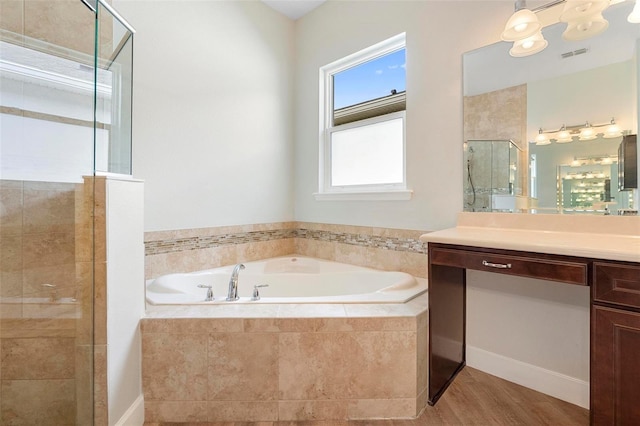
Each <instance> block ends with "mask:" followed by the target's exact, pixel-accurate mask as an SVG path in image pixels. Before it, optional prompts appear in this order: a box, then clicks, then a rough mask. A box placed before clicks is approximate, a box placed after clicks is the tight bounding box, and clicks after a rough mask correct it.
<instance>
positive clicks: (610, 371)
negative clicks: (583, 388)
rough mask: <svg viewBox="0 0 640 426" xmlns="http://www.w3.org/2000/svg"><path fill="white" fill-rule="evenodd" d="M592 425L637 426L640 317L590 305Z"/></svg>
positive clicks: (639, 392)
mask: <svg viewBox="0 0 640 426" xmlns="http://www.w3.org/2000/svg"><path fill="white" fill-rule="evenodd" d="M591 318H592V321H593V322H592V328H591V423H592V424H594V425H640V404H639V403H638V401H639V399H640V313H637V312H631V311H623V310H619V309H613V308H606V307H602V306H597V305H593V307H592V312H591Z"/></svg>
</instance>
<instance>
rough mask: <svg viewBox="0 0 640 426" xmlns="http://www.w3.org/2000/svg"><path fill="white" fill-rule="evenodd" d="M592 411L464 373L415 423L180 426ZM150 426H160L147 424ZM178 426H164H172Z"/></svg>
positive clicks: (454, 419) (525, 420) (517, 419)
mask: <svg viewBox="0 0 640 426" xmlns="http://www.w3.org/2000/svg"><path fill="white" fill-rule="evenodd" d="M588 424H589V410H586V409H584V408H580V407H578V406H576V405H572V404H569V403H567V402H564V401H560V400H559V399H555V398H552V397H550V396H547V395H544V394H541V393H539V392H536V391H533V390H531V389H527V388H525V387H522V386H518V385H516V384H513V383H510V382H507V381H505V380H502V379H499V378H497V377H494V376H491V375H489V374H486V373H483V372H481V371H478V370H474V369H472V368H469V367H465V368H464V370H462V371H461V372H460V374H459V375H458V377H457V378H456V380H455V381H454V383H453V384H452V385H451V386H450V387H449V389H448V390H447V391H446V392H445V394H444V395H443V396H442V397H441V398H440V401H438V403H437V404H436V405H435V407H427V408H426V409H425V411H424V413H423V414H422V415H421V416H420V418H418V419H416V420H349V421H346V420H344V421H340V420H335V421H305V422H288V421H282V422H257V423H248V422H216V423H180V424H179V425H180V426H186V425H188V426H205V425H206V426H294V425H295V426H422V425H491V426H493V425H553V426H565V425H567V426H568V425H588ZM145 425H146V426H160V425H159V424H158V423H145ZM173 425H178V424H177V423H163V424H162V426H173Z"/></svg>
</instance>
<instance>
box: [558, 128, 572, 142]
mask: <svg viewBox="0 0 640 426" xmlns="http://www.w3.org/2000/svg"><path fill="white" fill-rule="evenodd" d="M571 141H573V136H571V133H570V132H569V131H568V130H567V126H565V125H564V124H563V125H562V127H561V128H560V131H559V132H558V137H557V139H556V142H557V143H567V142H571Z"/></svg>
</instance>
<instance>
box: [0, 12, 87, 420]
mask: <svg viewBox="0 0 640 426" xmlns="http://www.w3.org/2000/svg"><path fill="white" fill-rule="evenodd" d="M0 17H1V18H0V359H1V365H0V424H3V425H13V424H21V425H22V424H26V425H40V424H42V425H44V424H55V425H74V424H78V425H88V424H92V423H93V344H94V342H93V260H94V259H93V205H94V202H93V180H92V179H86V177H87V176H88V177H91V176H93V174H94V161H95V160H94V157H95V156H94V135H93V134H94V90H95V89H94V88H95V81H94V39H95V37H94V29H95V13H93V12H92V11H91V10H90V9H89V8H87V7H86V6H85V5H84V4H83V3H82V2H80V1H79V0H78V1H64V0H62V1H55V2H35V1H2V2H0Z"/></svg>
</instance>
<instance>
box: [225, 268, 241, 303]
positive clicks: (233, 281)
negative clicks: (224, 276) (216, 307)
mask: <svg viewBox="0 0 640 426" xmlns="http://www.w3.org/2000/svg"><path fill="white" fill-rule="evenodd" d="M242 269H244V265H243V264H242V263H238V264H237V265H236V266H235V268H233V272H232V273H231V278H229V292H228V293H227V302H233V301H234V300H238V299H239V297H238V274H239V273H240V271H241V270H242Z"/></svg>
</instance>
